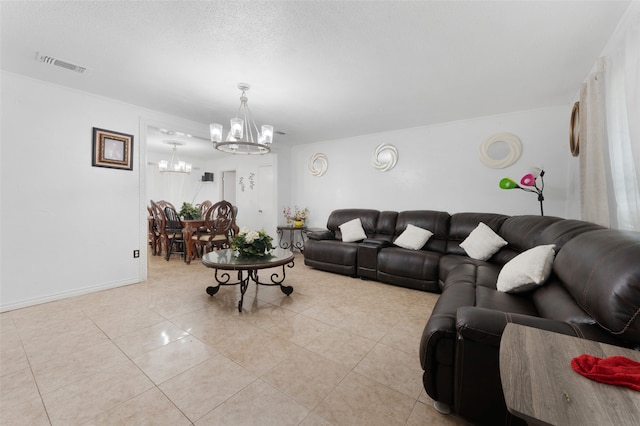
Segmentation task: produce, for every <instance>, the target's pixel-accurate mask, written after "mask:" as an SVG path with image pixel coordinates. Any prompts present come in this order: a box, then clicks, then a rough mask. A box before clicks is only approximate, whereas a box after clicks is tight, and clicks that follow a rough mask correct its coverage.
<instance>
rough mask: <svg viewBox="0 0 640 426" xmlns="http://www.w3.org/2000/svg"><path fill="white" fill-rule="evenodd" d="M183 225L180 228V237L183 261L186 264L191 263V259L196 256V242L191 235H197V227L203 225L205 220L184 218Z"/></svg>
mask: <svg viewBox="0 0 640 426" xmlns="http://www.w3.org/2000/svg"><path fill="white" fill-rule="evenodd" d="M182 224H183V225H184V227H183V228H182V237H183V238H184V261H185V262H186V263H187V265H189V264H191V261H192V260H193V259H195V258H196V257H197V256H198V252H197V249H196V243H195V241H193V238H192V237H193V236H194V235H197V233H198V229H199V228H201V227H203V226H205V220H204V218H202V219H184V220H183V221H182Z"/></svg>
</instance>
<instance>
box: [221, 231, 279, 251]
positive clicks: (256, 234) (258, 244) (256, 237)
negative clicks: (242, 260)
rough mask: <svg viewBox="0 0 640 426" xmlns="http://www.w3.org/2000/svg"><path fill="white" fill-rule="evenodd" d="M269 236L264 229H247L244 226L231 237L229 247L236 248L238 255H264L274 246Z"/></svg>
mask: <svg viewBox="0 0 640 426" xmlns="http://www.w3.org/2000/svg"><path fill="white" fill-rule="evenodd" d="M272 242H273V238H271V237H270V236H269V235H268V234H267V233H266V232H265V231H264V229H261V230H259V231H249V230H247V229H246V228H243V229H241V230H240V232H239V233H238V234H237V235H236V236H235V237H233V238H232V239H231V248H232V249H233V250H237V251H238V254H239V255H240V256H247V257H250V256H257V257H261V256H265V255H267V254H269V252H271V250H273V249H274V248H275V247H274V246H273V244H272Z"/></svg>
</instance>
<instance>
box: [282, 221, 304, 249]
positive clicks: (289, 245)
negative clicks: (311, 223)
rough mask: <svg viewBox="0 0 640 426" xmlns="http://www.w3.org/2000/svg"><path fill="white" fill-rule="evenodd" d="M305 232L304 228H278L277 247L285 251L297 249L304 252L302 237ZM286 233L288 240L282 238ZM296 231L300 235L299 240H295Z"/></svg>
mask: <svg viewBox="0 0 640 426" xmlns="http://www.w3.org/2000/svg"><path fill="white" fill-rule="evenodd" d="M306 230H307V227H306V226H300V227H297V226H278V227H277V231H276V233H277V234H278V246H279V247H280V248H282V249H285V250H287V249H288V250H294V249H298V250H300V252H303V251H304V235H305V231H306ZM285 231H286V232H287V233H288V234H289V235H288V236H289V239H288V240H286V239H285V238H284V232H285ZM296 231H297V232H298V233H299V234H300V239H299V240H297V239H296Z"/></svg>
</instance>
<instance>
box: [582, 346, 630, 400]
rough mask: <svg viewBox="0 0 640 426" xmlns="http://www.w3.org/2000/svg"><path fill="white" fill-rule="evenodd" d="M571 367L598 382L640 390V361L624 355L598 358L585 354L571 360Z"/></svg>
mask: <svg viewBox="0 0 640 426" xmlns="http://www.w3.org/2000/svg"><path fill="white" fill-rule="evenodd" d="M571 368H573V370H574V371H575V372H577V373H579V374H582V375H583V376H585V377H588V378H590V379H592V380H595V381H596V382H600V383H607V384H610V385H617V386H626V387H628V388H631V389H633V390H637V391H640V362H637V361H633V360H631V359H629V358H626V357H623V356H610V357H607V358H598V357H596V356H593V355H587V354H583V355H580V356H577V357H575V358H573V359H572V360H571Z"/></svg>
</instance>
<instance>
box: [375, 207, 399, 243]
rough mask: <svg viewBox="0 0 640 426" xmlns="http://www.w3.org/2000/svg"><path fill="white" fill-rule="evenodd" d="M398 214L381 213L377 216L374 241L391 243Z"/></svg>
mask: <svg viewBox="0 0 640 426" xmlns="http://www.w3.org/2000/svg"><path fill="white" fill-rule="evenodd" d="M397 219H398V212H392V211H383V212H380V215H379V216H378V224H377V225H376V234H375V235H374V236H373V238H375V239H376V240H381V241H388V242H392V241H393V238H394V235H395V232H396V220H397Z"/></svg>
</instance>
